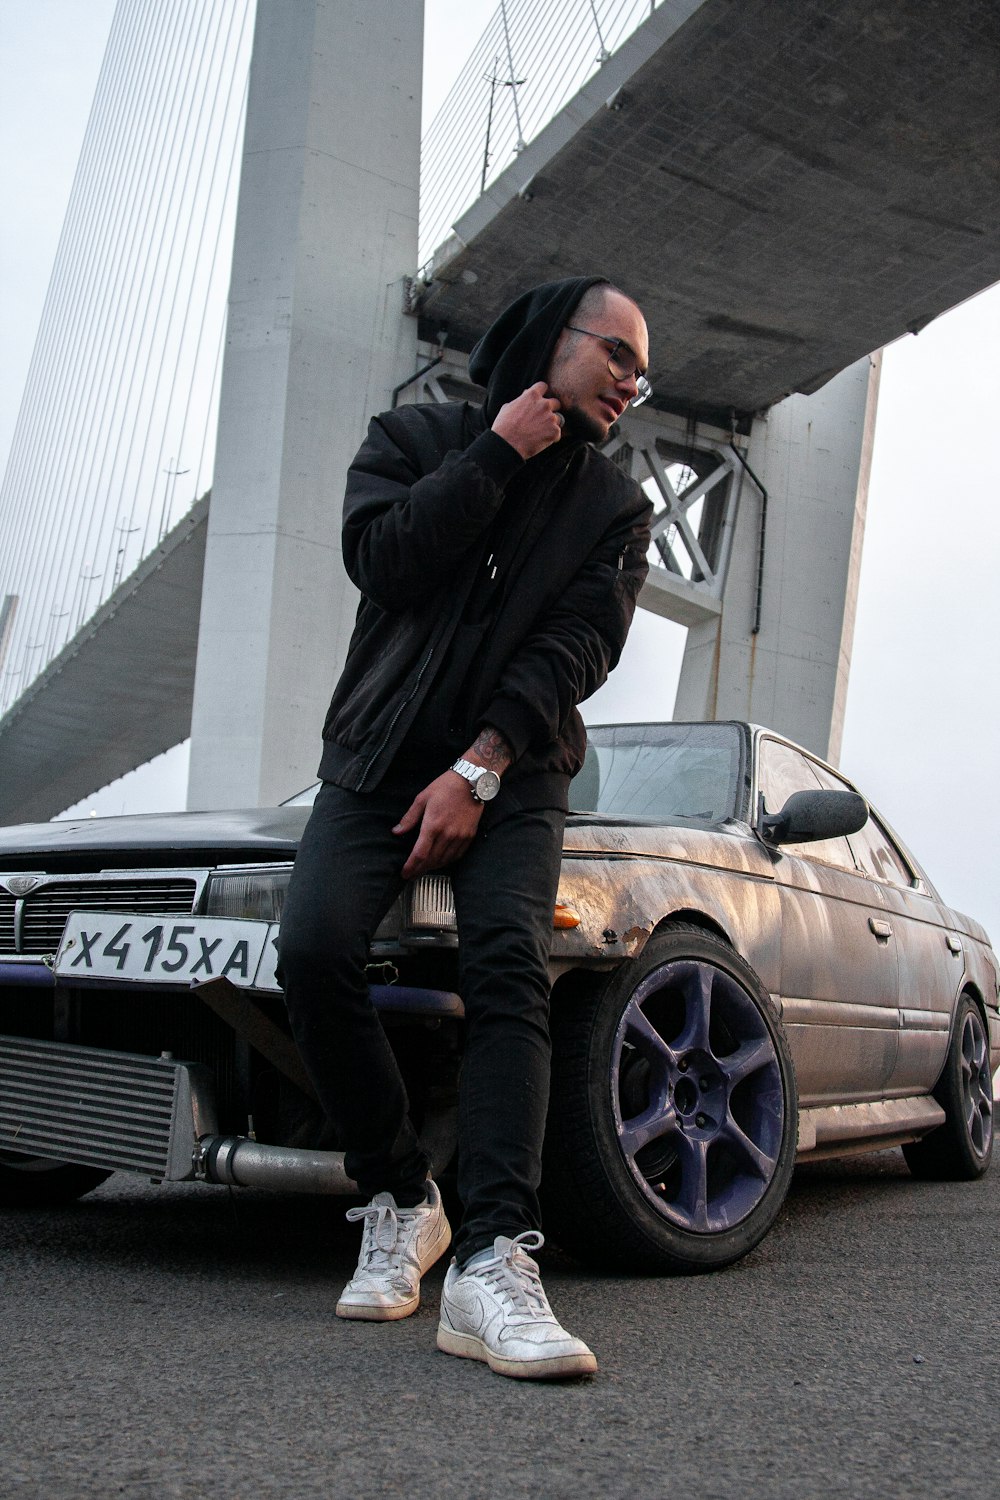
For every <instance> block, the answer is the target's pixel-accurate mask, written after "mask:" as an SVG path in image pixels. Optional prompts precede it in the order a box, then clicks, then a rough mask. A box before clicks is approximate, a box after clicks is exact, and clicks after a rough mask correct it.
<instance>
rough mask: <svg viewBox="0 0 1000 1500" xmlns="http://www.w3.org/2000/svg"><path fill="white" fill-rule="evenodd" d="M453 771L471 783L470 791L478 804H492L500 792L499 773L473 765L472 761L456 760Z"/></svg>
mask: <svg viewBox="0 0 1000 1500" xmlns="http://www.w3.org/2000/svg"><path fill="white" fill-rule="evenodd" d="M451 769H452V770H453V771H457V772H458V774H459V776H461V777H462V778H463V779H464V780H465V781H467V782H468V783H469V791H470V792H471V793H472V795H473V797H474V798H475V799H476V801H477V802H492V801H493V798H494V797H495V796H496V794H497V792H498V791H499V790H500V777H499V776H498V775H497V773H496V772H495V771H486V770H484V769H483V767H482V766H476V765H473V763H472V761H471V760H462V759H459V760H456V762H455V764H454V765H453V766H452V768H451Z"/></svg>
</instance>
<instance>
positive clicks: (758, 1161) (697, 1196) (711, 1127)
mask: <svg viewBox="0 0 1000 1500" xmlns="http://www.w3.org/2000/svg"><path fill="white" fill-rule="evenodd" d="M611 1099H612V1106H613V1110H614V1121H615V1130H616V1132H617V1136H618V1145H619V1148H620V1150H621V1153H622V1155H623V1156H624V1158H625V1161H626V1162H627V1163H628V1167H629V1170H630V1171H631V1173H632V1175H633V1177H634V1178H635V1180H636V1182H637V1183H638V1185H639V1187H640V1189H641V1190H642V1192H643V1194H644V1196H645V1197H646V1198H647V1199H648V1200H649V1202H651V1203H652V1204H653V1206H654V1208H655V1209H656V1210H657V1212H658V1213H659V1214H661V1215H662V1216H663V1218H664V1219H666V1220H668V1221H669V1222H670V1223H671V1224H674V1225H676V1226H677V1227H678V1228H679V1229H684V1230H687V1231H688V1232H689V1233H692V1234H718V1233H720V1232H722V1231H724V1230H727V1229H731V1228H733V1226H734V1225H736V1224H739V1223H740V1222H741V1221H742V1220H744V1219H745V1218H747V1216H748V1215H749V1214H750V1213H752V1212H753V1210H754V1209H755V1208H756V1207H757V1205H758V1204H759V1203H760V1201H761V1199H762V1198H763V1197H764V1194H765V1193H766V1192H767V1189H768V1186H769V1184H770V1182H771V1179H772V1178H773V1176H774V1172H775V1169H776V1167H777V1164H778V1156H779V1153H780V1151H781V1142H782V1137H783V1134H784V1127H785V1097H784V1088H783V1086H782V1078H781V1067H780V1064H779V1061H778V1055H777V1051H776V1049H775V1045H774V1041H773V1038H772V1036H771V1033H770V1031H769V1030H768V1027H767V1024H766V1022H765V1021H764V1018H763V1016H762V1015H761V1013H760V1011H759V1009H758V1007H757V1004H756V1002H755V1001H754V1000H753V998H752V996H751V995H750V994H749V993H748V991H747V990H745V989H744V988H743V986H742V985H741V984H740V983H739V982H738V981H737V980H736V979H734V978H733V977H732V976H731V975H730V974H727V973H726V972H725V970H724V969H720V968H717V967H716V966H715V965H714V964H712V963H707V962H703V961H700V960H697V959H678V960H676V961H675V962H673V963H666V964H662V965H661V966H660V967H659V968H657V969H654V970H653V971H652V972H651V973H650V974H648V975H647V976H646V978H645V979H644V980H643V981H642V983H641V984H640V985H638V987H637V988H636V989H635V991H634V992H633V994H632V996H631V998H630V1000H629V1002H628V1005H627V1006H626V1007H625V1011H624V1014H623V1015H622V1018H621V1021H620V1022H619V1025H618V1030H617V1032H616V1034H615V1042H614V1052H613V1055H612V1062H611Z"/></svg>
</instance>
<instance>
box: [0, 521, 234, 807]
mask: <svg viewBox="0 0 1000 1500" xmlns="http://www.w3.org/2000/svg"><path fill="white" fill-rule="evenodd" d="M208 498H209V497H208V496H207V495H206V496H205V497H204V498H203V499H201V500H199V501H198V503H197V504H196V505H195V506H194V507H193V509H192V510H191V511H190V512H189V513H188V514H187V515H186V516H185V517H184V519H183V520H182V521H181V522H179V524H178V525H177V526H175V527H174V528H173V530H172V531H170V532H169V533H168V534H167V535H166V536H165V537H164V539H163V541H162V542H161V544H160V545H159V547H157V549H156V551H155V552H151V553H150V555H149V556H148V557H147V558H146V559H145V560H144V561H143V562H142V563H140V565H139V567H138V568H137V569H136V570H135V572H134V573H133V574H132V575H131V576H130V577H129V578H127V579H126V580H125V581H124V583H122V584H121V586H120V587H119V588H118V589H117V590H116V591H115V593H114V594H112V595H111V597H110V599H108V600H107V602H106V603H105V604H103V605H102V606H101V608H100V609H99V610H98V611H97V613H96V614H95V615H94V616H93V618H92V619H91V620H89V621H88V622H87V624H86V625H85V626H84V628H83V629H82V630H81V631H80V632H79V634H78V635H76V636H75V637H74V639H73V640H72V641H70V643H69V644H68V645H67V646H66V648H65V650H64V651H62V652H60V654H59V655H58V656H57V657H56V658H55V659H54V660H53V661H52V662H51V664H50V665H49V666H48V667H47V668H46V670H45V671H44V672H43V673H42V674H41V676H40V677H38V678H37V679H36V681H35V682H33V683H32V685H31V687H30V688H29V689H28V691H27V692H26V693H23V694H22V696H21V697H20V698H19V699H18V701H17V703H16V704H15V705H14V707H13V708H12V709H11V710H10V712H9V713H8V714H7V715H6V716H5V718H4V720H3V722H2V724H0V822H2V823H11V822H28V821H34V820H41V819H44V818H51V817H53V816H54V815H55V814H56V813H59V812H62V811H63V810H64V809H65V808H67V807H72V805H73V803H74V802H79V801H80V800H81V799H82V798H84V797H86V796H88V795H89V794H90V793H91V792H93V791H96V790H97V789H98V788H99V787H102V786H107V785H108V783H109V782H111V781H114V780H115V779H116V778H117V777H119V776H124V775H125V773H126V771H133V770H135V768H136V766H141V765H143V764H144V763H145V762H146V761H147V760H152V758H153V756H154V755H160V754H162V752H163V751H164V750H169V749H170V747H171V746H172V745H176V744H179V743H180V741H181V740H183V739H185V738H186V737H187V735H189V734H190V733H191V699H192V695H193V692H194V666H195V656H196V653H197V647H198V618H199V614H200V611H201V581H202V573H203V571H204V566H205V538H206V534H207V531H208Z"/></svg>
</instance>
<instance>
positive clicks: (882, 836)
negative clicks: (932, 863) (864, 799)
mask: <svg viewBox="0 0 1000 1500" xmlns="http://www.w3.org/2000/svg"><path fill="white" fill-rule="evenodd" d="M849 843H850V845H851V848H852V849H853V850H854V855H855V858H856V859H857V861H858V864H859V865H860V867H861V869H862V870H863V871H864V873H865V874H866V875H871V876H872V877H873V878H874V879H875V880H884V881H885V882H886V883H887V884H888V885H901V886H905V887H906V888H907V889H909V887H910V886H912V884H913V877H912V876H911V874H910V871H909V869H908V868H907V865H906V861H905V860H904V859H903V856H902V855H901V854H900V852H899V850H898V849H897V848H896V846H895V844H894V843H893V842H892V839H891V838H890V837H889V835H888V834H887V833H886V831H885V829H884V828H883V827H882V824H881V823H880V822H879V820H878V818H876V817H875V815H874V813H870V814H869V816H868V822H867V823H866V824H865V826H864V828H862V829H861V830H860V832H858V833H852V834H851V835H850V839H849Z"/></svg>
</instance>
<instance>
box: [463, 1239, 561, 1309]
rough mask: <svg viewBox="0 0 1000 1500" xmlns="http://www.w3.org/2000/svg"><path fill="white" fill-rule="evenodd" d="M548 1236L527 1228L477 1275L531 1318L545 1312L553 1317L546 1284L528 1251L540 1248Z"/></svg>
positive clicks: (485, 1264) (475, 1273) (479, 1268)
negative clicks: (544, 1285) (544, 1286)
mask: <svg viewBox="0 0 1000 1500" xmlns="http://www.w3.org/2000/svg"><path fill="white" fill-rule="evenodd" d="M544 1243H545V1236H544V1235H543V1234H541V1233H540V1231H539V1230H537V1229H525V1230H524V1231H523V1232H522V1233H521V1234H517V1235H515V1236H514V1238H513V1239H512V1240H511V1241H510V1243H509V1245H508V1246H507V1249H506V1250H504V1251H502V1252H501V1254H499V1255H498V1256H496V1257H495V1258H494V1259H493V1260H488V1261H486V1262H485V1263H484V1264H483V1265H481V1266H477V1267H476V1269H475V1271H474V1273H473V1274H474V1275H476V1276H479V1277H482V1279H483V1280H484V1281H485V1282H486V1283H487V1285H489V1286H490V1287H492V1288H493V1289H494V1290H495V1291H497V1292H498V1293H499V1294H500V1296H501V1297H503V1299H504V1300H505V1301H507V1302H510V1303H512V1304H513V1306H514V1307H516V1308H517V1310H518V1311H519V1312H522V1313H525V1314H526V1315H527V1316H528V1317H536V1316H538V1315H539V1314H541V1315H542V1316H544V1317H549V1318H551V1317H552V1316H553V1312H552V1309H551V1307H550V1306H549V1299H548V1298H547V1297H546V1295H545V1289H544V1288H543V1286H542V1278H541V1275H540V1273H539V1270H538V1266H537V1264H536V1263H535V1261H533V1260H532V1259H531V1256H530V1255H529V1254H528V1253H527V1252H528V1251H529V1250H539V1249H541V1247H542V1245H544Z"/></svg>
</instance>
